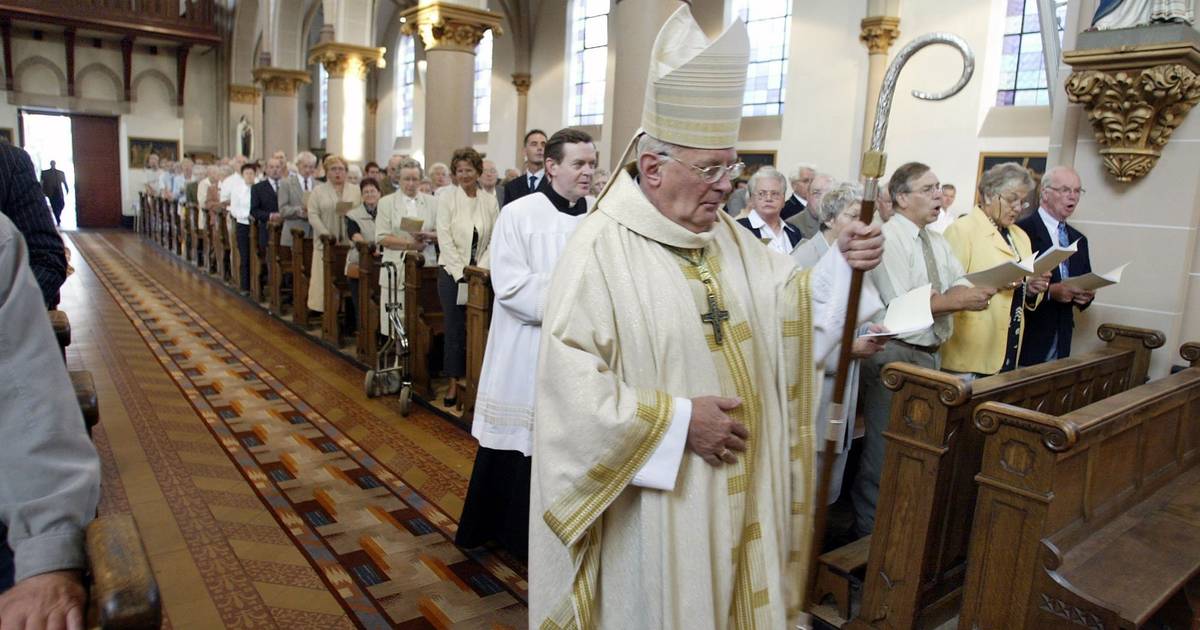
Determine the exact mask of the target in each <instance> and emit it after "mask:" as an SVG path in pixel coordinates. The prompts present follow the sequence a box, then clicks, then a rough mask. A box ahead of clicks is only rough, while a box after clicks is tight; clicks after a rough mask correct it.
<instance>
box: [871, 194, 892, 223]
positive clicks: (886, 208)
mask: <svg viewBox="0 0 1200 630" xmlns="http://www.w3.org/2000/svg"><path fill="white" fill-rule="evenodd" d="M892 213H893V209H892V193H890V192H888V189H887V186H880V187H879V191H878V192H877V193H876V194H875V217H876V219H875V220H876V221H878V222H879V223H887V222H888V220H889V219H891V218H892Z"/></svg>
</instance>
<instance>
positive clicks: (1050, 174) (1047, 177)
mask: <svg viewBox="0 0 1200 630" xmlns="http://www.w3.org/2000/svg"><path fill="white" fill-rule="evenodd" d="M1058 173H1075V169H1073V168H1071V167H1070V166H1064V165H1062V164H1059V165H1058V166H1051V167H1050V168H1048V169H1046V172H1045V173H1043V174H1042V188H1043V189H1045V188H1049V187H1051V186H1053V185H1054V176H1055V175H1056V174H1058ZM1075 175H1076V177H1078V176H1079V174H1078V173H1075Z"/></svg>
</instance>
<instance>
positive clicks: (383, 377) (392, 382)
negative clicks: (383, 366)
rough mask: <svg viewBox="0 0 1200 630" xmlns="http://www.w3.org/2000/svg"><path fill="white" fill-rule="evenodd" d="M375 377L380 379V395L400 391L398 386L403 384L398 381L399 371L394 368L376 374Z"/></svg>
mask: <svg viewBox="0 0 1200 630" xmlns="http://www.w3.org/2000/svg"><path fill="white" fill-rule="evenodd" d="M376 378H378V379H380V383H379V393H380V394H381V395H382V394H395V393H396V392H399V391H400V386H401V385H402V384H403V383H402V382H401V381H400V373H399V372H397V371H395V370H392V371H389V372H384V373H383V374H377V375H376Z"/></svg>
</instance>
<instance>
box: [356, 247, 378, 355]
mask: <svg viewBox="0 0 1200 630" xmlns="http://www.w3.org/2000/svg"><path fill="white" fill-rule="evenodd" d="M354 246H355V247H356V248H358V279H356V280H351V282H357V283H358V313H355V316H356V317H357V318H358V339H357V342H356V343H355V344H354V346H355V353H356V355H357V356H358V360H359V361H362V362H363V363H366V364H367V365H369V366H374V365H375V358H376V356H375V355H376V353H377V352H378V351H379V317H380V312H382V310H383V306H382V304H381V303H380V300H381V299H382V296H381V295H380V291H379V271H380V267H379V265H380V264H381V263H382V262H383V257H382V256H381V255H380V254H373V253H371V246H370V245H368V244H366V243H355V244H354Z"/></svg>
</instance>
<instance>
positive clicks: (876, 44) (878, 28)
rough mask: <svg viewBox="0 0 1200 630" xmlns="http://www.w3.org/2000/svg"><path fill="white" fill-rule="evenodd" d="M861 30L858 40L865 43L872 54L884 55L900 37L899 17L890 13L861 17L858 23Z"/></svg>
mask: <svg viewBox="0 0 1200 630" xmlns="http://www.w3.org/2000/svg"><path fill="white" fill-rule="evenodd" d="M859 26H860V27H861V28H862V31H861V32H859V34H858V40H859V41H861V42H862V43H864V44H866V45H867V52H868V53H870V54H872V55H886V54H887V53H888V50H890V49H891V47H892V43H894V42H895V41H896V39H897V38H899V37H900V18H898V17H893V16H890V15H873V16H870V17H865V18H863V20H862V22H861V23H860V25H859Z"/></svg>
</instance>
